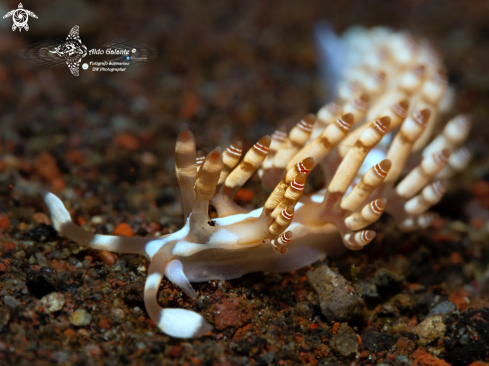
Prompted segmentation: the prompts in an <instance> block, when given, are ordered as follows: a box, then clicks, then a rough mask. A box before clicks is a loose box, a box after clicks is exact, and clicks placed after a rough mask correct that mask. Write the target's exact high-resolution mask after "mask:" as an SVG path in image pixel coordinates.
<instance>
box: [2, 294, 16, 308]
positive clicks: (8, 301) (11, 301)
mask: <svg viewBox="0 0 489 366" xmlns="http://www.w3.org/2000/svg"><path fill="white" fill-rule="evenodd" d="M3 303H4V304H5V305H6V306H8V307H10V308H16V307H19V306H20V301H18V300H16V299H15V297H12V296H8V295H7V296H4V298H3Z"/></svg>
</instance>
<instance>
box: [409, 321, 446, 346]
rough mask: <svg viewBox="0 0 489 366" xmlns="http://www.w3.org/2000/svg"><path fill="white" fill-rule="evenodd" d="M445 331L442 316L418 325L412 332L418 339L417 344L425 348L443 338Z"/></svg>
mask: <svg viewBox="0 0 489 366" xmlns="http://www.w3.org/2000/svg"><path fill="white" fill-rule="evenodd" d="M445 329H446V325H445V324H444V323H443V320H442V316H441V315H435V316H431V317H429V318H426V319H425V320H423V321H422V322H421V323H419V325H418V326H417V327H416V329H415V330H414V332H415V333H416V334H417V335H418V337H419V344H421V345H422V346H427V345H428V344H430V343H431V342H433V341H434V340H436V339H439V338H441V337H443V335H444V334H445Z"/></svg>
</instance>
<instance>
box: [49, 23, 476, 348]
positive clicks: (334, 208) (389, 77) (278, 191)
mask: <svg viewBox="0 0 489 366" xmlns="http://www.w3.org/2000/svg"><path fill="white" fill-rule="evenodd" d="M344 42H345V44H346V45H347V46H348V47H347V48H348V49H349V51H348V52H350V53H352V55H350V56H351V57H350V56H349V57H350V58H349V59H348V63H347V65H348V67H347V68H346V69H345V71H344V74H343V76H342V82H341V84H340V86H339V89H338V97H337V99H335V100H334V101H333V102H331V103H329V104H327V105H326V106H324V107H323V108H321V109H320V110H319V112H318V113H317V115H313V114H309V115H307V116H305V117H304V118H303V119H302V120H301V121H300V122H299V123H297V125H296V126H295V127H294V128H292V130H291V131H290V132H289V133H288V134H287V133H285V132H283V131H281V130H278V131H275V132H274V133H273V134H272V135H271V136H265V137H263V138H261V139H260V140H259V141H258V142H256V143H255V145H253V147H252V148H251V149H250V150H249V151H248V152H247V153H246V154H245V155H244V156H243V157H242V155H243V152H242V144H241V143H240V142H236V143H234V144H232V145H231V146H229V147H227V148H226V150H224V151H221V148H219V147H218V148H216V149H214V150H213V151H211V152H209V153H208V154H207V156H205V157H204V156H203V155H202V154H198V153H197V152H196V143H195V139H194V136H193V135H192V133H191V132H190V131H189V130H188V128H187V127H186V126H183V128H182V129H181V132H180V134H179V135H178V138H177V142H176V149H175V169H176V176H177V179H178V184H179V186H180V190H181V195H182V203H183V212H184V215H185V219H186V221H185V225H184V227H183V228H182V229H181V230H179V231H177V232H174V233H171V234H168V235H165V236H162V237H158V238H146V237H118V236H108V235H96V234H93V233H91V232H88V231H85V230H83V229H82V228H80V227H79V226H77V225H75V224H74V223H73V222H72V220H71V218H70V215H69V213H68V211H67V210H66V208H65V207H64V205H63V203H62V202H61V200H60V199H59V198H58V197H56V196H55V195H53V194H52V193H48V192H43V197H44V201H45V203H46V205H47V207H48V209H49V211H50V214H51V218H52V221H53V224H54V227H55V228H56V230H58V231H59V232H60V233H61V234H63V235H64V236H66V237H68V238H69V239H71V240H74V241H76V242H78V243H80V244H82V245H86V246H88V247H90V248H93V249H97V250H108V251H113V252H118V253H136V254H141V255H143V256H145V257H146V258H147V259H148V260H149V261H150V266H149V270H148V276H147V280H146V285H145V288H144V302H145V306H146V310H147V312H148V314H149V316H150V317H151V319H152V320H153V321H154V322H155V324H157V326H158V327H159V328H160V329H161V331H162V332H164V333H166V334H168V335H170V336H173V337H179V338H190V337H199V336H202V335H204V334H206V333H207V332H208V331H209V330H211V329H212V327H211V325H210V324H208V323H207V321H206V320H205V319H204V317H202V316H201V315H199V314H197V313H195V312H193V311H189V310H184V309H162V308H161V307H160V305H159V304H158V302H157V293H158V289H159V287H160V283H161V281H162V279H163V276H166V277H167V278H168V279H169V280H170V281H171V282H173V283H174V284H175V285H177V286H179V287H180V288H181V289H182V290H183V291H184V292H185V293H186V294H187V295H188V296H191V297H192V298H195V297H196V293H195V291H194V290H193V289H192V286H191V285H190V283H191V282H202V281H208V280H228V279H233V278H237V277H240V276H242V275H244V274H246V273H250V272H256V271H267V272H270V271H278V272H283V271H290V270H295V269H298V268H301V267H303V266H305V265H308V264H311V263H313V262H315V261H318V260H321V259H323V258H325V256H326V255H327V254H328V253H329V254H331V253H333V252H337V251H338V250H339V249H340V248H342V247H343V246H342V245H341V243H342V244H343V245H344V246H346V247H347V248H349V249H352V250H358V249H361V248H362V247H364V246H365V245H366V244H368V243H369V242H370V241H372V239H374V237H375V232H374V231H372V230H368V229H366V227H367V226H368V225H370V224H372V223H373V222H375V221H376V220H377V219H378V218H379V217H380V215H381V214H382V213H383V211H389V212H390V213H391V214H392V215H393V216H394V218H395V219H396V220H397V222H398V223H399V226H400V227H401V228H402V229H404V230H413V229H416V228H420V227H421V228H422V227H426V226H428V225H429V223H430V220H431V217H432V216H431V215H430V214H429V213H427V210H428V209H429V207H430V206H432V205H434V204H436V203H437V202H438V201H439V200H440V199H441V197H442V196H443V193H444V192H445V190H446V189H447V179H448V178H450V177H451V176H452V175H453V174H454V173H455V172H457V171H460V170H463V169H464V168H465V167H466V166H467V164H468V162H469V160H470V153H469V151H468V150H467V149H466V148H464V147H462V146H461V145H462V143H463V142H464V141H465V139H466V137H467V135H468V132H469V130H470V122H469V120H468V118H467V117H466V116H459V117H456V118H454V119H452V120H451V121H450V122H448V124H447V125H446V126H445V128H444V129H443V130H442V131H441V132H440V133H439V135H438V136H437V137H436V138H435V139H434V140H433V141H432V142H431V143H429V141H430V138H431V134H432V133H433V131H434V130H435V129H436V124H437V122H438V121H440V119H441V118H440V117H441V116H442V115H443V114H444V112H445V110H446V104H449V100H448V98H447V97H446V95H447V93H445V91H446V89H447V81H446V77H445V74H444V72H443V67H442V64H441V61H440V59H439V57H438V56H437V55H436V53H435V52H434V51H433V50H432V48H431V47H430V46H429V45H428V44H427V42H426V41H424V40H418V39H414V38H413V37H411V36H409V35H407V34H405V33H393V32H387V31H379V30H378V29H375V30H371V31H363V32H357V33H354V34H349V35H348V37H346V38H345V40H344ZM428 143H429V144H428ZM425 146H426V147H425ZM423 148H424V149H423ZM416 152H420V153H419V154H418V155H419V156H420V157H422V160H421V162H420V163H419V165H417V166H416V165H415V163H414V164H413V161H414V160H413V159H415V157H416V156H415V154H414V153H416ZM317 165H319V166H320V168H321V169H322V170H323V172H324V175H325V181H326V186H325V188H324V189H322V190H320V191H318V192H316V193H314V194H312V195H303V191H304V185H305V183H306V178H307V176H308V174H309V173H310V171H311V170H312V169H313V168H314V167H315V166H317ZM255 172H257V173H258V174H259V176H260V177H261V179H262V182H263V184H264V185H265V186H268V187H271V188H273V191H272V193H271V194H270V196H269V197H268V199H267V201H266V202H265V204H264V206H263V207H262V208H259V209H255V210H252V211H249V210H245V209H244V208H242V207H240V206H238V205H237V204H236V203H235V201H234V197H235V196H236V194H237V192H238V191H239V189H240V188H241V187H242V186H243V184H244V183H245V182H246V181H247V180H248V179H249V178H250V177H251V176H252V175H253V174H255ZM399 180H400V182H399V183H397V182H398V181H399ZM209 205H212V206H213V207H214V208H215V210H216V211H217V216H218V217H217V218H216V219H213V220H211V219H210V218H209V214H208V211H209Z"/></svg>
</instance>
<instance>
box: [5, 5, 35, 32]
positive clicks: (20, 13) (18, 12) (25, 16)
mask: <svg viewBox="0 0 489 366" xmlns="http://www.w3.org/2000/svg"><path fill="white" fill-rule="evenodd" d="M29 15H30V16H31V17H33V18H36V19H37V15H36V14H34V13H33V12H32V11H30V10H26V9H24V6H23V5H22V3H19V8H18V9H15V10H11V11H9V12H8V13H7V14H5V15H4V16H3V19H5V18H8V17H12V19H13V21H14V24H13V25H12V30H13V31H15V30H16V29H17V28H19V32H21V31H22V28H24V29H25V30H26V31H28V30H29V25H28V24H27V22H28V21H29Z"/></svg>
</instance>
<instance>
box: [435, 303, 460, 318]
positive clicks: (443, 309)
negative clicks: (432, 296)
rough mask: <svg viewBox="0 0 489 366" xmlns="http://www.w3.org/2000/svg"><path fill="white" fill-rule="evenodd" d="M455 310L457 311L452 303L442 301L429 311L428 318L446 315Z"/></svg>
mask: <svg viewBox="0 0 489 366" xmlns="http://www.w3.org/2000/svg"><path fill="white" fill-rule="evenodd" d="M455 310H457V307H456V306H455V304H454V303H453V302H450V301H443V302H441V303H439V304H438V305H436V306H435V307H434V308H433V309H431V310H430V312H429V314H428V316H431V315H443V314H448V313H450V312H452V311H455Z"/></svg>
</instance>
